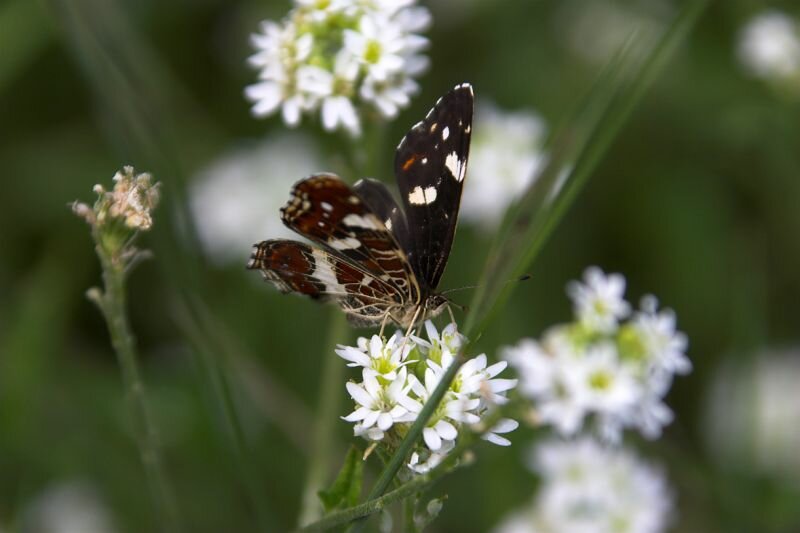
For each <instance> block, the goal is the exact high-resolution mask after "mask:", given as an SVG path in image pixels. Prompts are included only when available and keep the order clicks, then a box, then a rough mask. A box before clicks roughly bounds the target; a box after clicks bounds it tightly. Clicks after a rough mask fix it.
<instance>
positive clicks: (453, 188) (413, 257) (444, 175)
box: [394, 84, 473, 291]
mask: <svg viewBox="0 0 800 533" xmlns="http://www.w3.org/2000/svg"><path fill="white" fill-rule="evenodd" d="M472 108H473V93H472V86H471V85H469V84H461V85H458V86H456V87H455V88H454V89H453V90H451V91H450V92H448V93H447V94H446V95H444V96H443V97H441V98H440V99H439V100H438V101H437V102H436V105H435V106H434V107H433V109H431V110H430V111H429V112H428V114H427V115H426V117H425V119H424V120H422V121H421V122H419V123H417V124H416V125H415V126H414V127H413V128H412V129H411V131H409V132H408V133H407V134H406V136H405V137H403V140H401V141H400V144H399V145H398V147H397V152H396V154H395V163H394V167H395V176H396V178H397V184H398V187H399V189H400V196H401V198H402V202H403V206H404V208H405V214H406V218H407V222H408V231H409V240H410V242H409V244H408V248H407V254H408V256H409V261H410V263H411V265H412V268H413V269H414V273H415V274H416V276H417V279H418V280H419V281H420V283H421V284H423V285H424V287H425V290H426V291H433V290H434V289H435V288H436V286H437V285H438V284H439V279H440V278H441V276H442V273H443V272H444V268H445V265H446V264H447V258H448V256H449V254H450V248H451V247H452V244H453V238H454V236H455V230H456V223H457V221H458V208H459V205H460V203H461V191H462V189H463V185H464V177H465V176H466V167H467V158H468V156H469V141H470V135H471V131H472Z"/></svg>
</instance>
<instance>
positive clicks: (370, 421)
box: [362, 411, 381, 428]
mask: <svg viewBox="0 0 800 533" xmlns="http://www.w3.org/2000/svg"><path fill="white" fill-rule="evenodd" d="M380 416H381V412H380V411H370V412H369V413H367V416H365V417H364V422H363V424H362V425H363V426H364V427H365V428H369V427H372V426H374V425H375V422H377V421H378V417H380Z"/></svg>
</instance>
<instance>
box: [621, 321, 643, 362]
mask: <svg viewBox="0 0 800 533" xmlns="http://www.w3.org/2000/svg"><path fill="white" fill-rule="evenodd" d="M617 349H618V350H619V354H620V358H621V359H623V360H627V361H644V360H646V359H647V346H646V345H645V343H644V339H643V338H642V335H641V333H640V332H639V330H638V329H637V328H636V327H635V326H633V325H631V324H625V325H624V326H622V327H621V328H620V330H619V332H618V333H617Z"/></svg>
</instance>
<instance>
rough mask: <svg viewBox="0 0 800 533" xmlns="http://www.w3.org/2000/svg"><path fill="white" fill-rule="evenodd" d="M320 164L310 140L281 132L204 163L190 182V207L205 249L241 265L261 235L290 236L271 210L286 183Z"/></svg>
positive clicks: (281, 201) (217, 257) (282, 195)
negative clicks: (267, 214)
mask: <svg viewBox="0 0 800 533" xmlns="http://www.w3.org/2000/svg"><path fill="white" fill-rule="evenodd" d="M320 167H321V157H320V155H319V152H318V150H317V147H316V146H315V145H314V144H313V143H312V142H311V140H310V139H308V138H307V137H304V136H302V135H300V134H296V133H294V134H281V135H278V136H270V138H268V139H265V140H262V141H255V142H249V143H244V142H241V143H240V144H239V145H237V146H235V147H232V148H230V149H229V150H227V151H226V152H225V153H224V154H223V155H222V156H220V157H218V158H217V159H214V160H213V161H211V162H210V163H209V164H208V165H206V166H205V167H203V168H202V169H201V170H200V171H199V172H198V173H197V174H196V175H195V176H194V178H193V179H192V182H191V183H190V186H189V207H190V211H191V214H192V218H193V219H194V222H195V226H196V227H197V232H198V236H199V237H200V243H201V245H202V247H203V250H204V251H205V252H206V253H207V254H208V255H209V256H210V258H211V259H212V260H213V261H214V262H216V263H219V264H225V263H229V262H237V263H241V262H242V258H243V257H246V254H247V253H248V250H249V249H250V247H251V246H252V244H253V243H254V242H258V240H259V239H261V238H262V237H263V236H264V235H271V236H274V237H291V236H292V235H294V233H292V232H291V231H290V230H289V229H288V228H287V227H286V226H284V225H283V224H282V223H281V222H280V220H278V218H277V217H274V216H265V214H266V213H275V212H277V211H278V209H279V208H280V207H281V206H282V205H283V204H284V203H285V202H286V199H287V193H286V191H287V190H288V187H289V185H291V183H292V181H293V180H294V179H296V176H306V175H309V174H311V173H312V172H314V171H317V170H319V168H320Z"/></svg>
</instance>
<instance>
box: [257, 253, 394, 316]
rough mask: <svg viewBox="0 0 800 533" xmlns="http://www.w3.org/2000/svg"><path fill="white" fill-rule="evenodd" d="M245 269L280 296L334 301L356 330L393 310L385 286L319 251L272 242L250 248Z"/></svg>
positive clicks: (392, 303)
mask: <svg viewBox="0 0 800 533" xmlns="http://www.w3.org/2000/svg"><path fill="white" fill-rule="evenodd" d="M247 268H249V269H252V270H260V271H261V273H262V275H263V276H264V279H265V280H267V281H269V282H271V283H272V284H273V285H274V286H275V287H276V288H277V289H278V290H279V291H281V292H283V293H294V294H300V295H303V296H308V297H310V298H312V299H314V300H319V301H329V300H333V301H335V302H336V303H338V304H339V306H340V307H341V308H342V310H343V311H344V312H345V313H347V316H348V319H349V320H350V321H351V322H352V323H353V324H354V325H358V326H366V325H371V324H375V323H378V322H380V321H381V320H382V319H383V318H384V317H385V316H386V314H387V313H391V311H392V309H393V308H394V307H396V302H395V301H394V294H392V293H390V292H387V289H389V288H388V286H387V285H386V284H385V283H383V282H381V281H380V280H378V279H377V278H376V277H375V276H373V275H372V273H370V272H366V271H365V270H364V269H363V268H361V267H360V266H359V265H357V264H354V263H353V262H351V261H349V260H347V259H346V258H344V257H341V256H338V255H336V254H334V253H331V252H329V251H327V250H324V249H322V248H317V247H314V246H309V245H308V244H304V243H301V242H297V241H291V240H284V239H274V240H269V241H263V242H261V243H258V244H256V245H255V247H254V248H253V253H252V255H251V256H250V261H249V262H248V263H247Z"/></svg>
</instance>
